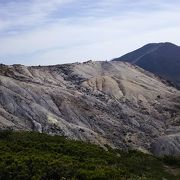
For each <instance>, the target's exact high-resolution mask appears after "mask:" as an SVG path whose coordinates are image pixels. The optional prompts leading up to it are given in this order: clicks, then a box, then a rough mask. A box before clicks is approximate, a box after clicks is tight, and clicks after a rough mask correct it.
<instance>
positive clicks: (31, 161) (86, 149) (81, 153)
mask: <svg viewBox="0 0 180 180" xmlns="http://www.w3.org/2000/svg"><path fill="white" fill-rule="evenodd" d="M165 165H166V166H168V165H169V166H176V167H180V163H179V161H178V160H177V159H171V158H166V159H159V158H156V157H154V156H151V155H147V154H143V153H140V152H137V151H130V152H122V151H120V150H113V149H111V148H108V151H105V150H104V149H102V148H101V147H99V146H96V145H92V144H88V143H84V142H80V141H74V140H68V139H66V138H65V137H61V136H49V135H46V134H40V133H36V132H12V131H1V132H0V179H3V180H4V179H27V180H28V179H53V180H56V179H153V180H154V179H167V180H168V179H171V180H173V179H179V178H180V176H175V175H173V174H170V172H168V171H167V170H166V169H165Z"/></svg>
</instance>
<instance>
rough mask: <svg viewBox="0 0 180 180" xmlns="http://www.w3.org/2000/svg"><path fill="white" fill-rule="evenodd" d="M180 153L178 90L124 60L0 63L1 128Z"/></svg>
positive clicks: (102, 143) (123, 146)
mask: <svg viewBox="0 0 180 180" xmlns="http://www.w3.org/2000/svg"><path fill="white" fill-rule="evenodd" d="M7 127H10V128H13V129H15V130H34V131H39V132H44V133H48V134H60V135H64V136H67V137H69V138H73V139H80V140H84V141H90V142H92V143H96V144H99V145H101V146H104V145H106V144H108V145H110V146H111V147H117V148H123V149H127V148H134V149H139V150H142V151H145V152H150V151H151V152H153V153H155V154H157V155H163V154H173V155H177V154H180V128H179V127H180V91H178V90H176V89H175V88H173V87H170V86H169V85H168V84H167V83H166V82H163V81H162V80H161V79H160V78H158V77H156V76H154V75H153V74H151V73H149V72H146V71H144V70H143V69H141V68H139V67H136V66H133V65H130V64H129V63H125V62H115V61H114V62H113V61H112V62H91V61H89V62H86V63H74V64H66V65H56V66H38V67H26V66H22V65H13V66H6V65H0V128H1V129H5V128H7Z"/></svg>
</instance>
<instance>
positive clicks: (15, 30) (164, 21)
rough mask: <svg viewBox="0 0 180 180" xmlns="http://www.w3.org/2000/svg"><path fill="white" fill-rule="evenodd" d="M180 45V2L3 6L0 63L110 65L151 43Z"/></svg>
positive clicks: (1, 0)
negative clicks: (107, 62) (98, 62)
mask: <svg viewBox="0 0 180 180" xmlns="http://www.w3.org/2000/svg"><path fill="white" fill-rule="evenodd" d="M152 42H172V43H175V44H177V45H180V1H179V0H173V1H172V0H0V63H3V64H24V65H50V64H63V63H72V62H83V61H87V60H111V59H113V58H115V57H119V56H121V55H123V54H125V53H128V52H130V51H132V50H135V49H137V48H139V47H141V46H143V45H145V44H147V43H152Z"/></svg>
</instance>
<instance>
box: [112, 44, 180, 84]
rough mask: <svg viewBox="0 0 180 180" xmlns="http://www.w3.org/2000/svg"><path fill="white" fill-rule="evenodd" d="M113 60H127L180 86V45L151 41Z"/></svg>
mask: <svg viewBox="0 0 180 180" xmlns="http://www.w3.org/2000/svg"><path fill="white" fill-rule="evenodd" d="M113 61H126V62H129V63H132V64H136V65H138V66H140V67H142V68H143V69H145V70H148V71H150V72H152V73H155V74H157V75H159V76H161V77H163V78H165V79H167V80H169V81H171V82H173V83H174V84H176V85H177V86H178V87H180V47H179V46H177V45H175V44H172V43H169V42H165V43H150V44H147V45H145V46H143V47H141V48H140V49H137V50H135V51H133V52H130V53H128V54H125V55H124V56H121V57H119V58H116V59H114V60H113Z"/></svg>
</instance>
